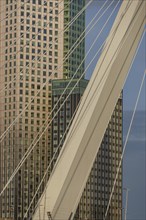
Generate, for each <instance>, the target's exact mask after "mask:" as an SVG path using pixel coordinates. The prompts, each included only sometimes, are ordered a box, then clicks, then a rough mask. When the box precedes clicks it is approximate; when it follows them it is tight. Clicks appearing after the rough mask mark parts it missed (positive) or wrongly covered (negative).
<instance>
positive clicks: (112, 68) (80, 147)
mask: <svg viewBox="0 0 146 220" xmlns="http://www.w3.org/2000/svg"><path fill="white" fill-rule="evenodd" d="M144 24H145V1H141V0H139V1H133V0H132V1H123V3H122V6H121V8H120V10H119V13H118V15H117V18H116V20H115V22H114V25H113V28H112V30H111V32H110V34H109V36H108V38H107V41H106V45H105V47H104V50H103V52H102V54H101V57H100V59H99V61H98V63H97V65H96V68H95V70H94V72H93V75H92V78H91V80H90V82H89V84H88V87H87V89H86V91H85V93H84V96H83V98H82V102H81V105H80V107H79V109H78V112H77V114H76V117H75V119H74V121H73V124H72V126H71V128H70V131H69V133H68V135H67V138H66V141H65V143H64V145H63V148H62V151H61V154H60V156H59V158H58V160H57V163H56V166H55V168H54V170H53V172H52V175H51V178H50V180H49V182H48V184H47V190H46V199H45V196H44V195H43V196H42V198H41V200H40V206H38V207H37V209H36V212H35V214H34V216H33V220H39V219H40V220H44V219H43V217H42V216H43V210H44V205H46V213H45V219H48V217H47V211H48V212H50V213H51V215H52V219H53V220H68V219H69V216H70V215H71V213H73V215H74V213H75V210H76V208H77V205H78V203H79V200H80V197H81V195H82V192H83V189H84V187H85V184H86V181H87V179H88V176H89V174H90V171H91V168H92V165H93V162H94V160H95V157H96V155H97V152H98V150H99V146H100V144H101V141H102V138H103V136H104V133H105V130H106V128H107V125H108V123H109V120H110V117H111V115H112V112H113V110H114V108H115V105H116V102H117V100H118V98H119V96H120V93H121V91H122V88H123V85H124V82H125V80H126V77H127V73H128V69H129V67H130V64H131V61H132V58H133V56H134V53H135V50H136V47H137V45H138V42H139V40H140V37H141V35H142V32H143V30H144ZM45 203H46V204H45ZM73 215H72V217H73ZM39 216H40V218H39ZM71 219H72V218H71Z"/></svg>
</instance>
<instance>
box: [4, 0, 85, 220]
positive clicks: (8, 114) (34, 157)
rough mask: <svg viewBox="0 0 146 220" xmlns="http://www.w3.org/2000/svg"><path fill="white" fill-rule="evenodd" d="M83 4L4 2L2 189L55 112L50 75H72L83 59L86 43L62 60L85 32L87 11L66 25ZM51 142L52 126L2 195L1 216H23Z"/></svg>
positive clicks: (36, 0)
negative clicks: (50, 114)
mask: <svg viewBox="0 0 146 220" xmlns="http://www.w3.org/2000/svg"><path fill="white" fill-rule="evenodd" d="M84 4H85V1H77V0H75V1H70V0H69V1H68V0H64V1H58V0H50V1H45V0H43V1H42V0H26V1H24V0H18V1H15V0H6V1H0V69H1V70H0V91H1V93H0V135H1V137H2V139H1V143H0V191H2V189H3V188H4V186H5V184H6V183H7V181H8V180H9V178H10V176H11V174H12V173H13V171H14V169H15V168H16V166H17V165H18V163H19V161H20V159H21V158H22V157H23V155H24V153H25V152H26V151H27V149H28V148H29V146H30V145H32V146H34V143H35V142H34V139H35V138H36V137H37V138H39V137H40V134H39V136H37V134H38V132H39V130H40V128H41V126H42V125H43V124H44V122H45V121H46V119H47V117H48V115H49V113H50V111H51V84H50V79H51V78H52V79H53V78H68V77H69V76H71V75H72V74H73V72H74V71H75V69H76V67H77V66H78V63H80V62H81V60H82V57H83V54H84V47H83V46H80V47H78V49H76V50H75V51H74V53H73V54H72V56H71V57H70V58H69V59H66V61H65V62H64V65H63V61H64V60H63V58H64V57H65V56H66V55H67V53H68V51H69V48H71V47H72V45H73V44H74V42H75V41H76V39H77V38H78V37H79V35H80V33H81V32H82V30H84V25H85V21H84V19H83V18H84V13H82V15H81V16H80V17H79V18H78V19H77V20H76V21H75V22H74V24H72V26H71V27H70V28H67V27H68V26H67V24H68V22H70V21H71V20H72V18H73V17H74V16H75V15H76V14H77V13H78V12H79V10H81V9H82V8H83V6H84ZM64 29H65V30H66V31H65V33H63V30H64ZM83 66H84V65H83ZM83 66H82V67H81V69H80V70H79V72H80V71H82V70H83ZM45 83H46V84H45ZM44 84H45V85H44ZM4 87H5V89H4ZM26 106H27V107H26ZM24 108H25V111H23V109H24ZM21 112H23V113H21ZM19 114H21V116H20V117H17V116H18V115H19ZM15 118H17V120H15ZM14 120H15V123H14V124H13V125H12V126H10V125H11V123H13V121H14ZM49 120H50V119H48V120H47V123H48V122H49ZM9 126H10V127H9ZM8 127H9V131H8V132H7V134H6V133H5V134H6V136H5V135H4V136H3V134H4V132H5V131H6V130H7V128H8ZM35 140H36V139H35ZM50 140H51V130H50V128H48V129H47V131H46V132H45V134H44V135H43V136H41V138H39V141H38V142H37V144H36V146H35V149H34V150H33V152H32V153H31V154H30V156H29V158H28V159H27V160H26V162H25V163H24V165H23V166H22V168H21V169H20V170H19V172H18V173H17V174H16V176H15V178H14V179H13V181H11V183H10V185H9V187H8V188H7V189H6V190H5V192H4V193H3V195H2V197H1V198H0V217H2V218H12V219H15V220H18V219H23V217H24V214H25V213H26V211H27V208H28V206H29V204H30V202H31V200H32V199H33V196H34V194H35V192H36V190H37V187H38V185H39V183H40V181H41V179H42V177H43V175H44V173H45V170H46V168H47V166H48V164H49V162H50V149H51V148H50ZM47 179H48V177H46V179H45V181H44V182H43V184H42V187H41V189H40V190H39V192H38V194H37V196H36V198H35V200H34V202H33V205H32V206H31V208H30V211H29V212H28V215H27V216H30V215H31V214H32V212H33V209H34V206H35V204H36V203H37V201H38V198H39V197H40V195H41V193H42V191H43V189H44V186H45V183H46V181H47ZM26 219H27V218H26Z"/></svg>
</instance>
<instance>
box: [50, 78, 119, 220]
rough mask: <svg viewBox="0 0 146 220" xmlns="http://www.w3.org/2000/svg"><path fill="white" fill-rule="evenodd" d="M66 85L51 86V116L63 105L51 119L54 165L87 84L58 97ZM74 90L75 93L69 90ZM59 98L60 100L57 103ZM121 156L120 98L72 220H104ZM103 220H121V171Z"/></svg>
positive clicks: (60, 82)
mask: <svg viewBox="0 0 146 220" xmlns="http://www.w3.org/2000/svg"><path fill="white" fill-rule="evenodd" d="M68 83H69V80H53V82H52V105H53V106H56V107H55V112H56V111H57V109H59V108H60V107H61V105H63V106H62V108H60V111H59V112H58V114H56V116H55V115H53V117H54V120H53V124H52V157H53V155H54V154H55V157H54V163H55V161H56V159H57V156H58V154H59V152H60V150H61V147H62V145H63V141H64V139H65V137H66V134H67V131H68V130H69V127H70V125H71V122H72V120H73V118H74V114H75V112H76V108H77V106H78V104H79V102H80V99H81V97H82V95H83V93H84V90H85V88H86V86H87V83H88V81H87V80H85V79H82V80H81V81H80V82H79V83H77V80H73V81H72V83H71V84H70V86H69V87H68V89H67V90H66V92H65V93H64V95H63V96H62V93H63V92H64V90H65V88H66V87H67V85H68ZM75 85H76V87H75ZM74 87H75V89H74V90H73V88H74ZM71 90H73V92H72V93H71V94H70V91H71ZM69 94H70V95H69ZM60 97H61V100H60V101H59V102H58V100H59V99H60ZM67 97H68V98H67ZM56 103H58V104H56ZM63 103H64V104H63ZM55 112H54V114H55ZM64 133H65V135H64ZM121 154H122V97H120V98H119V100H118V103H117V105H116V107H115V110H114V112H113V115H112V118H111V120H110V122H109V125H108V128H107V130H106V133H105V135H104V138H103V141H102V143H101V146H100V149H99V152H98V154H97V157H96V160H95V162H94V165H93V168H92V170H91V173H90V176H89V178H88V182H87V184H86V187H85V189H84V192H83V194H82V197H81V200H80V203H79V206H78V209H77V212H76V216H75V220H82V219H91V220H102V219H103V218H104V215H105V212H106V208H107V205H108V202H109V199H110V194H111V191H112V187H113V184H114V179H115V175H116V171H117V167H118V165H119V161H120V157H121ZM107 219H108V220H120V219H122V167H121V168H120V172H119V176H118V180H117V183H116V187H115V189H114V193H113V197H112V200H111V205H110V208H109V211H108V215H107Z"/></svg>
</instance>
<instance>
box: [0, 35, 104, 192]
mask: <svg viewBox="0 0 146 220" xmlns="http://www.w3.org/2000/svg"><path fill="white" fill-rule="evenodd" d="M98 37H99V35H98V36H97V37H96V39H95V41H94V43H93V44H92V46H91V48H90V50H91V49H92V48H93V46H94V44H95V42H96V40H97V38H98ZM103 45H104V43H103V44H102V45H101V47H100V48H99V50H98V51H97V53H96V55H97V54H98V53H99V52H100V50H101V49H102V47H103ZM90 50H89V52H90ZM89 52H88V54H89ZM88 54H87V55H88ZM87 55H86V57H87ZM96 55H95V56H94V58H93V59H92V61H91V62H90V63H89V65H88V66H87V68H86V70H85V71H84V72H83V74H82V75H81V77H80V78H79V80H81V79H82V77H83V76H84V74H85V72H86V71H87V69H88V68H89V66H90V65H91V63H92V62H93V60H94V59H95V57H96ZM82 62H83V61H82ZM81 64H82V63H81ZM77 71H78V69H77ZM77 71H76V73H77ZM76 73H75V74H76ZM75 74H74V76H75ZM71 80H72V78H71ZM71 80H70V82H71ZM79 80H78V81H77V83H76V85H77V84H78V82H79ZM70 82H69V84H68V86H69V85H70ZM76 85H75V87H76ZM68 86H67V87H66V89H67V88H68ZM75 87H74V88H75ZM74 88H73V89H74ZM66 89H65V90H64V93H65V91H66ZM73 89H72V91H73ZM72 91H71V92H72ZM70 94H71V93H70ZM70 94H69V95H70ZM62 96H63V94H62ZM60 98H61V97H60ZM66 100H67V99H66ZM58 102H59V100H58ZM57 104H58V103H56V105H57ZM63 105H64V103H62V105H61V106H60V108H61V107H62V106H63ZM55 107H56V106H54V109H55ZM54 109H53V110H52V112H51V113H50V115H49V116H48V119H49V117H50V116H51V115H52V113H53V111H54ZM59 110H60V109H58V111H59ZM58 111H57V112H58ZM48 119H47V120H46V122H47V121H48ZM52 120H53V118H52ZM46 122H45V123H44V124H46ZM49 125H50V123H49V124H48V125H47V127H46V128H45V130H44V131H43V133H44V132H45V131H46V129H47V128H48V126H49ZM41 136H42V135H41ZM41 136H40V137H39V139H37V138H35V139H36V140H37V142H38V141H39V140H40V138H41ZM35 139H34V140H35ZM35 145H36V143H35ZM31 147H32V144H31V146H30V147H29V148H28V150H27V152H26V153H25V155H24V156H23V158H22V159H21V161H20V163H19V165H20V166H22V164H21V162H22V161H23V159H26V157H28V155H27V153H28V152H29V150H31V151H32V150H33V148H34V146H33V148H31ZM17 168H18V166H17ZM17 168H16V169H17ZM16 169H15V171H16ZM18 169H20V167H19V168H18ZM15 171H14V173H15ZM17 172H18V170H17ZM14 173H13V174H14ZM15 175H16V173H15ZM12 178H13V176H11V178H10V179H9V181H8V183H7V184H6V187H5V188H4V189H3V191H2V192H1V193H0V196H1V195H2V193H3V192H4V190H5V189H6V188H7V186H8V184H9V183H10V182H11V181H12Z"/></svg>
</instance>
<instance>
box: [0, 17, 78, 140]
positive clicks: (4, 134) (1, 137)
mask: <svg viewBox="0 0 146 220" xmlns="http://www.w3.org/2000/svg"><path fill="white" fill-rule="evenodd" d="M73 19H74V18H73ZM76 19H77V18H76ZM74 21H75V20H74ZM74 21H73V22H74ZM71 25H72V21H71V22H70V24H69V25H68V27H67V28H66V29H65V30H64V32H65V31H66V30H67V29H68V28H69V27H70V26H71ZM75 48H77V46H76V47H75ZM71 54H72V51H71V53H70V54H68V57H69V56H70V55H71ZM68 57H66V59H65V60H63V63H64V62H65V61H66V60H67V59H68ZM62 66H63V65H61V66H60V67H59V68H61V67H62ZM56 70H58V68H56V69H55V70H54V71H53V73H54V72H55V71H56ZM51 75H52V74H51ZM47 83H48V81H46V82H45V83H44V84H43V86H42V87H41V89H40V90H38V91H37V94H36V96H35V97H33V98H32V99H31V101H30V102H29V103H28V104H27V105H26V106H25V108H24V109H23V110H22V111H21V113H20V114H19V115H18V116H17V117H16V118H15V120H14V121H13V122H12V123H11V124H10V125H9V127H8V128H7V129H6V130H5V131H4V132H3V134H1V136H0V143H1V142H2V141H3V140H4V138H5V136H6V134H7V133H8V131H9V130H10V128H11V127H12V126H13V125H14V124H15V122H16V121H17V120H18V119H19V117H20V116H21V115H22V114H23V113H24V112H25V110H26V109H27V108H28V107H29V105H30V104H31V103H32V102H33V101H34V99H35V98H36V97H37V95H38V94H39V93H40V92H41V90H42V89H43V88H44V87H45V86H46V84H47Z"/></svg>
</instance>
